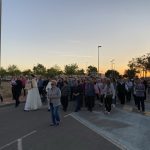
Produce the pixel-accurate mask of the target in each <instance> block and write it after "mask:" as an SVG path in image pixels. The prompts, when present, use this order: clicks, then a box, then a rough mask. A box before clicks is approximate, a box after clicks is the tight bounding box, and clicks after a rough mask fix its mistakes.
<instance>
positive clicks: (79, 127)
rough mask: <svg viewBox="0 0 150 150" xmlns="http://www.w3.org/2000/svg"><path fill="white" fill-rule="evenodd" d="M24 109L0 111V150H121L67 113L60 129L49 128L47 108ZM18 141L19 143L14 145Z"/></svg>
mask: <svg viewBox="0 0 150 150" xmlns="http://www.w3.org/2000/svg"><path fill="white" fill-rule="evenodd" d="M23 105H24V104H21V105H20V106H19V107H18V108H14V106H9V107H3V108H0V118H1V120H0V136H1V138H0V150H2V149H4V150H22V149H23V150H50V149H52V150H60V149H61V150H99V149H102V150H119V149H120V148H118V147H117V146H115V145H114V144H112V143H111V142H110V141H108V140H107V139H105V138H104V137H102V136H101V135H99V134H98V133H96V132H95V131H93V130H91V129H90V128H88V127H87V126H85V125H84V124H82V123H80V122H79V121H78V120H77V119H75V118H74V117H73V116H72V114H69V115H68V113H70V112H68V113H63V112H61V118H62V122H61V125H60V126H59V127H51V126H49V123H50V114H49V112H48V111H47V109H46V108H43V109H40V110H37V111H31V112H24V111H23ZM83 112H84V111H83ZM73 114H74V113H73ZM17 139H21V140H20V141H19V142H17ZM21 142H22V144H21Z"/></svg>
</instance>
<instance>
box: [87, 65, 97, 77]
mask: <svg viewBox="0 0 150 150" xmlns="http://www.w3.org/2000/svg"><path fill="white" fill-rule="evenodd" d="M87 73H88V75H93V74H94V75H95V74H97V68H96V67H94V66H88V68H87Z"/></svg>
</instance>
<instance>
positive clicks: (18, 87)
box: [14, 77, 22, 107]
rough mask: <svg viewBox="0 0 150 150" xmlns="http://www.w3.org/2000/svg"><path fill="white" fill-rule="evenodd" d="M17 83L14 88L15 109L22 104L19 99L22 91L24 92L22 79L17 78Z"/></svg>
mask: <svg viewBox="0 0 150 150" xmlns="http://www.w3.org/2000/svg"><path fill="white" fill-rule="evenodd" d="M15 82H16V84H15V86H14V98H15V101H16V103H15V107H18V105H19V104H20V101H19V97H20V95H21V90H22V82H21V79H20V77H17V80H16V81H15Z"/></svg>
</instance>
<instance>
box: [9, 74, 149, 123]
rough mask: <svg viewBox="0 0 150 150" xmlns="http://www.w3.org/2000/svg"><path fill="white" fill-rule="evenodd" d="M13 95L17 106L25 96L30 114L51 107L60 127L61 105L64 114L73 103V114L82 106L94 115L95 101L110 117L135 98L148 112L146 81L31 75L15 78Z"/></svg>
mask: <svg viewBox="0 0 150 150" xmlns="http://www.w3.org/2000/svg"><path fill="white" fill-rule="evenodd" d="M11 86H12V96H13V99H14V100H15V101H16V103H15V107H18V106H19V104H20V101H19V97H20V95H21V91H23V94H24V96H26V103H25V107H24V110H25V111H31V110H37V109H39V108H41V106H42V103H47V104H48V110H49V111H51V115H52V124H51V125H59V122H60V116H59V109H60V105H62V109H63V111H64V112H66V111H67V110H68V103H69V102H70V101H74V103H75V107H74V112H78V111H80V110H81V109H82V107H86V108H87V111H89V112H92V111H93V109H94V106H95V100H97V101H98V104H99V106H102V105H103V106H104V108H105V110H104V112H105V114H110V113H111V109H112V107H116V103H120V104H121V105H124V104H125V103H129V102H130V101H131V99H132V97H133V99H134V104H135V106H136V107H137V110H138V111H139V112H144V111H145V103H144V101H145V100H146V97H147V94H146V93H147V91H148V92H149V91H150V86H148V82H147V81H146V80H144V79H139V78H135V79H124V78H119V79H114V78H101V77H90V76H82V77H68V76H65V77H57V78H55V79H52V78H45V77H42V76H40V77H36V76H34V75H31V76H22V77H17V78H12V80H11Z"/></svg>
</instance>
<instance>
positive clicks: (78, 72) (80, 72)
mask: <svg viewBox="0 0 150 150" xmlns="http://www.w3.org/2000/svg"><path fill="white" fill-rule="evenodd" d="M76 74H77V75H84V74H85V73H84V69H79V70H77V72H76Z"/></svg>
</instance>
